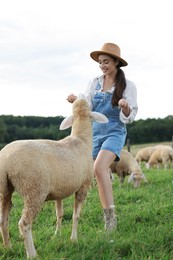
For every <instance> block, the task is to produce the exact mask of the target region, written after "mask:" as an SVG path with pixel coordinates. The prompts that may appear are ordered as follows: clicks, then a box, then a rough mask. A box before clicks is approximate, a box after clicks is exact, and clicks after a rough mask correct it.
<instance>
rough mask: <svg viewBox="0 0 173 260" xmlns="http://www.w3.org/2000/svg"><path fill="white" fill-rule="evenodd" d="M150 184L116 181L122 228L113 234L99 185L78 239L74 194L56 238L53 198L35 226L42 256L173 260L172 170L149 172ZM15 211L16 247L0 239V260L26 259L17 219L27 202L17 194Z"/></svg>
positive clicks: (44, 258)
mask: <svg viewBox="0 0 173 260" xmlns="http://www.w3.org/2000/svg"><path fill="white" fill-rule="evenodd" d="M144 173H145V175H146V178H147V180H148V183H142V184H141V186H140V187H139V188H138V189H134V188H133V185H132V184H128V183H127V179H126V180H125V183H124V185H123V187H122V188H120V187H119V182H118V179H117V177H116V176H115V181H114V182H113V188H114V196H115V204H116V213H117V217H118V227H117V230H116V231H115V232H113V233H112V234H111V235H109V234H106V233H105V232H104V229H103V226H104V222H103V215H102V209H101V205H100V201H99V198H98V192H97V187H96V186H95V187H93V188H92V189H90V190H89V193H88V196H87V199H86V201H85V203H84V205H83V208H82V211H81V216H80V220H79V226H78V242H76V243H72V242H71V241H70V234H71V225H72V220H71V219H72V208H73V197H70V198H68V199H66V200H64V219H63V223H62V231H61V235H60V234H58V235H57V236H54V231H55V223H56V217H55V207H54V202H46V203H45V205H44V207H43V209H42V211H41V212H40V214H39V215H38V217H37V219H36V220H35V222H34V224H33V238H34V242H35V247H36V250H37V253H38V256H39V257H38V258H37V259H39V260H56V259H57V260H78V259H79V260H109V259H111V260H112V259H119V260H121V259H123V260H124V259H131V260H138V259H140V260H141V259H142V260H145V259H146V260H155V259H160V260H171V259H173V169H169V170H167V171H165V170H156V169H150V170H146V169H145V168H144ZM13 204H14V206H13V208H12V210H11V214H10V235H11V242H12V248H11V249H8V250H7V249H4V248H3V246H2V239H1V237H0V259H3V260H7V259H8V260H12V259H15V260H23V259H26V255H25V249H24V244H23V241H22V239H21V237H20V236H19V230H18V221H19V219H20V215H21V210H22V204H23V203H22V201H21V199H20V198H19V196H18V195H17V194H14V196H13Z"/></svg>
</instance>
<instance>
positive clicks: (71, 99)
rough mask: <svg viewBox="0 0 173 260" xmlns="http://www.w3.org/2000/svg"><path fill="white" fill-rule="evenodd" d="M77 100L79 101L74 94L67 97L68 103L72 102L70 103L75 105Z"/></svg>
mask: <svg viewBox="0 0 173 260" xmlns="http://www.w3.org/2000/svg"><path fill="white" fill-rule="evenodd" d="M76 99H77V96H75V95H74V94H70V95H69V96H68V97H67V101H68V102H70V103H73V102H74V101H75V100H76Z"/></svg>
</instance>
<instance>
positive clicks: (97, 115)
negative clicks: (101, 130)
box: [91, 112, 109, 123]
mask: <svg viewBox="0 0 173 260" xmlns="http://www.w3.org/2000/svg"><path fill="white" fill-rule="evenodd" d="M91 118H92V119H93V120H94V121H96V122H98V123H107V122H108V121H109V120H108V118H107V117H106V116H105V115H103V114H101V113H99V112H91Z"/></svg>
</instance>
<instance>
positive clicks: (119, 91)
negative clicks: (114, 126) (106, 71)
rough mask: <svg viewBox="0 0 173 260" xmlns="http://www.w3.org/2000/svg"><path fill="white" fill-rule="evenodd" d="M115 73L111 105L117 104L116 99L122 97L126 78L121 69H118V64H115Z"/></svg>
mask: <svg viewBox="0 0 173 260" xmlns="http://www.w3.org/2000/svg"><path fill="white" fill-rule="evenodd" d="M117 69H118V70H117V74H116V77H115V84H116V87H115V89H114V91H113V95H112V106H113V107H115V106H118V101H119V100H120V99H121V98H122V96H123V91H124V90H125V88H126V79H125V74H124V71H123V70H122V69H120V65H119V64H118V65H117Z"/></svg>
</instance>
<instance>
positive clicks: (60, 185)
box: [0, 99, 107, 258]
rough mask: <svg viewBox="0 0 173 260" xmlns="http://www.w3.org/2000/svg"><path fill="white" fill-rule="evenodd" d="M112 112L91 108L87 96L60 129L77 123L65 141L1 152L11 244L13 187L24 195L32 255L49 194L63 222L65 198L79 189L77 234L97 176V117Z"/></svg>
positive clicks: (2, 216) (5, 233) (1, 224)
mask: <svg viewBox="0 0 173 260" xmlns="http://www.w3.org/2000/svg"><path fill="white" fill-rule="evenodd" d="M92 119H93V120H96V121H97V122H100V123H105V122H107V118H106V117H105V116H104V115H102V114H100V113H96V112H91V111H90V108H89V106H88V103H87V101H86V100H85V99H77V100H76V101H75V102H74V103H73V115H72V116H70V117H68V118H65V119H64V121H63V122H62V123H61V125H60V129H61V130H62V129H66V128H68V127H70V126H71V125H72V131H71V135H70V136H67V137H66V138H64V139H62V140H60V141H52V140H22V141H14V142H12V143H10V144H8V145H6V146H5V147H4V148H3V149H2V150H1V152H0V230H1V234H2V238H3V244H4V246H5V247H9V246H10V236H9V230H8V216H9V211H10V207H11V204H12V202H11V199H12V193H13V192H14V191H16V192H17V193H19V194H20V196H21V197H22V198H23V201H24V208H23V212H22V216H21V219H20V221H19V230H20V233H21V235H22V237H23V239H24V244H25V249H26V254H27V257H28V258H34V257H36V250H35V246H34V242H33V238H32V231H31V230H32V223H33V221H34V219H35V217H36V216H37V214H38V213H39V211H40V210H41V208H42V206H43V204H44V202H45V201H46V200H55V201H56V203H55V205H56V215H57V226H56V232H57V231H58V230H59V229H60V226H61V220H62V215H63V206H62V200H63V199H64V198H66V197H68V196H71V195H72V194H75V204H74V209H73V226H72V233H71V239H72V240H76V239H77V226H78V218H79V215H80V210H81V206H82V204H83V202H84V199H85V197H86V195H87V190H88V188H89V187H90V183H91V179H92V176H93V158H92V122H91V120H92Z"/></svg>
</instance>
